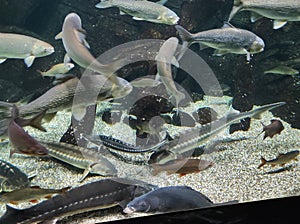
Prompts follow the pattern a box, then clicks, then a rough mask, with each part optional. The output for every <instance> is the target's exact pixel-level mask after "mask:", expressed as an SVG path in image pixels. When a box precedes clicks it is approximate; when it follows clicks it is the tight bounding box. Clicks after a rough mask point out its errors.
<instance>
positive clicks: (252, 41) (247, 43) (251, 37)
mask: <svg viewBox="0 0 300 224" xmlns="http://www.w3.org/2000/svg"><path fill="white" fill-rule="evenodd" d="M175 28H176V29H177V31H178V33H179V36H180V38H181V39H182V41H183V44H182V45H183V48H182V49H183V50H184V49H185V47H188V46H190V45H191V44H193V43H199V44H201V45H203V46H207V47H211V48H214V49H216V50H215V55H217V56H221V55H224V54H227V53H233V54H245V55H246V56H247V61H249V60H250V54H256V53H259V52H262V51H263V50H264V47H265V43H264V41H263V39H261V38H260V37H259V36H257V35H256V34H254V33H253V32H251V31H248V30H245V29H238V28H235V27H233V26H231V25H230V24H225V25H224V27H222V28H219V29H212V30H206V31H201V32H198V33H194V34H192V33H190V32H188V31H187V30H186V29H184V28H183V27H182V26H180V25H176V26H175ZM182 55H183V53H180V55H179V58H180V57H181V56H182Z"/></svg>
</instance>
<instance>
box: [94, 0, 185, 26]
mask: <svg viewBox="0 0 300 224" xmlns="http://www.w3.org/2000/svg"><path fill="white" fill-rule="evenodd" d="M165 2H166V0H161V1H158V2H151V1H146V0H143V1H136V0H101V2H100V3H98V4H97V5H96V7H97V8H99V9H104V8H110V7H118V8H119V9H120V14H121V15H124V14H129V15H131V16H133V19H134V20H145V21H149V22H153V23H162V24H167V25H174V24H177V22H178V20H179V17H178V16H177V15H176V13H175V12H173V11H172V10H170V9H168V8H167V7H165V6H163V4H164V3H165Z"/></svg>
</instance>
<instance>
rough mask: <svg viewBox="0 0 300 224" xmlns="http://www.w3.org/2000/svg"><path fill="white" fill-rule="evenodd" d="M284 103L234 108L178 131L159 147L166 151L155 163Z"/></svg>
mask: <svg viewBox="0 0 300 224" xmlns="http://www.w3.org/2000/svg"><path fill="white" fill-rule="evenodd" d="M285 104H286V103H285V102H278V103H272V104H267V105H264V106H259V107H258V108H256V109H253V110H250V111H246V112H241V113H240V112H239V111H236V110H234V111H231V112H229V113H228V114H227V115H225V116H223V117H221V118H219V119H217V120H214V121H212V122H211V123H207V124H204V125H202V126H201V127H195V128H191V129H188V130H185V131H183V132H180V133H178V135H177V136H175V137H174V139H173V140H171V141H169V142H167V143H166V144H163V145H162V146H161V147H160V150H161V151H162V152H164V151H165V152H168V153H167V154H166V156H165V157H163V158H162V159H161V160H160V161H158V162H157V163H159V164H163V163H166V162H168V161H170V160H173V159H174V157H175V158H176V157H177V156H181V155H182V154H183V153H186V152H189V151H191V150H194V149H195V148H197V147H199V146H200V145H203V144H204V143H205V142H207V141H208V140H209V138H213V137H215V136H217V135H218V134H219V133H220V132H222V131H223V130H224V129H225V128H226V127H228V126H230V125H232V124H234V123H238V122H239V121H240V120H242V119H244V118H248V117H250V118H251V117H252V118H259V117H260V115H261V114H262V113H264V112H266V111H269V110H272V109H274V108H276V107H280V106H283V105H285ZM158 151H159V150H158ZM191 154H192V153H191Z"/></svg>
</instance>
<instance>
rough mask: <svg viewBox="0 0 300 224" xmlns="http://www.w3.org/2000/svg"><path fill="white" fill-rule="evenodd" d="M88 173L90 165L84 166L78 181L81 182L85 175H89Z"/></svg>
mask: <svg viewBox="0 0 300 224" xmlns="http://www.w3.org/2000/svg"><path fill="white" fill-rule="evenodd" d="M89 173H90V167H88V168H86V169H85V170H84V171H83V174H82V176H81V178H80V179H79V180H78V181H79V182H80V183H81V182H82V181H83V180H84V179H85V178H86V177H87V175H89Z"/></svg>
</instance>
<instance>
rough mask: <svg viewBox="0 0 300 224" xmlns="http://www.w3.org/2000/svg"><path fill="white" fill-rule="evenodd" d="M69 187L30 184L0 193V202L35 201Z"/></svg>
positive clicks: (62, 191) (61, 191) (49, 196)
mask: <svg viewBox="0 0 300 224" xmlns="http://www.w3.org/2000/svg"><path fill="white" fill-rule="evenodd" d="M69 189H70V187H66V188H62V189H46V188H40V187H39V186H32V187H26V188H21V189H17V190H13V191H11V192H6V193H1V194H0V202H3V203H10V204H15V205H17V204H19V203H21V202H28V201H29V202H32V203H37V202H38V200H39V199H42V198H47V199H49V198H51V197H52V195H54V194H61V193H64V192H65V191H67V190H69Z"/></svg>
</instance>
